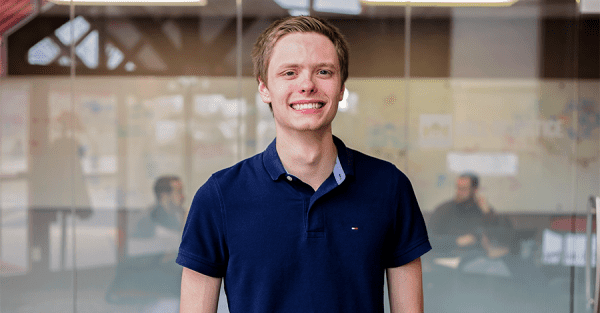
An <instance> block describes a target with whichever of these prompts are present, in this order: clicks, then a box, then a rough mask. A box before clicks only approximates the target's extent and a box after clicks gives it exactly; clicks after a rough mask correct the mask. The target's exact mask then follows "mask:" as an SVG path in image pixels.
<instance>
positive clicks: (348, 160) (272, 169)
mask: <svg viewBox="0 0 600 313" xmlns="http://www.w3.org/2000/svg"><path fill="white" fill-rule="evenodd" d="M276 141H277V138H275V139H273V141H272V142H271V144H269V146H268V147H267V149H266V150H265V152H264V153H263V165H264V166H265V169H266V170H267V172H268V173H269V176H271V179H273V180H277V179H279V177H281V175H285V174H286V171H285V168H284V167H283V164H282V163H281V159H279V155H278V154H277V148H276V146H275V142H276ZM333 143H334V144H335V146H336V148H337V151H338V155H337V158H338V160H339V162H338V160H336V166H335V167H334V174H336V177H335V178H336V181H337V182H338V184H340V183H341V181H343V180H344V178H345V177H347V176H354V162H353V155H352V150H350V149H348V148H346V145H344V143H343V142H342V141H341V140H340V139H339V138H337V137H336V136H333ZM340 166H341V168H339V167H340ZM340 169H341V170H342V172H341V173H342V174H343V176H342V179H341V180H340V175H339V172H338V171H339V170H340Z"/></svg>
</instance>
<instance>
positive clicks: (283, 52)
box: [258, 32, 344, 133]
mask: <svg viewBox="0 0 600 313" xmlns="http://www.w3.org/2000/svg"><path fill="white" fill-rule="evenodd" d="M267 80H268V86H267V85H266V84H265V83H264V82H262V81H261V82H260V83H259V85H258V90H259V92H260V95H261V98H262V100H263V102H265V103H271V105H272V107H273V116H274V118H275V125H276V128H277V131H278V133H279V132H281V131H283V132H288V133H294V132H297V131H317V130H326V129H330V128H331V122H332V121H333V118H334V117H335V114H336V113H337V108H338V102H339V101H340V100H342V97H343V95H344V86H342V84H341V77H340V65H339V61H338V57H337V53H336V50H335V47H334V46H333V43H332V42H331V40H329V38H327V37H325V36H324V35H321V34H317V33H299V32H295V33H291V34H287V35H285V36H283V37H281V38H280V39H279V41H277V43H276V44H275V46H274V47H273V53H272V55H271V59H270V62H269V67H268V69H267Z"/></svg>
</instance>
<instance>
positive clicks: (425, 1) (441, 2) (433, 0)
mask: <svg viewBox="0 0 600 313" xmlns="http://www.w3.org/2000/svg"><path fill="white" fill-rule="evenodd" d="M517 1H518V0H361V2H362V4H364V5H381V6H390V5H410V6H436V7H460V6H465V7H473V6H477V7H483V6H490V7H494V6H498V7H507V6H511V5H513V4H515V3H516V2H517Z"/></svg>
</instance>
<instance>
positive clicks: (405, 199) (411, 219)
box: [386, 172, 431, 268]
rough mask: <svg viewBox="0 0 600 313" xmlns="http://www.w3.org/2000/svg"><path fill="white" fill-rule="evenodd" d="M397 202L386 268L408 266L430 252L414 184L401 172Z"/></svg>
mask: <svg viewBox="0 0 600 313" xmlns="http://www.w3.org/2000/svg"><path fill="white" fill-rule="evenodd" d="M396 202H397V204H398V207H397V209H396V216H395V217H396V220H395V227H394V231H393V234H392V237H393V238H392V239H391V240H390V242H391V243H392V247H390V249H389V250H390V251H392V253H391V254H390V257H389V258H388V263H387V264H386V268H389V267H398V266H402V265H404V264H407V263H409V262H411V261H413V260H415V259H417V258H419V257H420V256H422V255H423V254H425V253H426V252H428V251H429V250H431V244H430V242H429V238H428V235H427V229H426V227H425V220H424V219H423V214H422V213H421V209H420V208H419V204H418V203H417V197H416V196H415V193H414V190H413V187H412V184H411V183H410V181H409V179H408V177H406V175H404V174H403V173H402V172H400V177H399V180H398V190H397V198H396Z"/></svg>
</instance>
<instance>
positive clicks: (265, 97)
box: [258, 78, 271, 103]
mask: <svg viewBox="0 0 600 313" xmlns="http://www.w3.org/2000/svg"><path fill="white" fill-rule="evenodd" d="M258 93H260V98H261V99H262V102H264V103H271V93H270V92H269V88H267V84H265V83H263V81H262V80H261V79H260V78H259V79H258Z"/></svg>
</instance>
